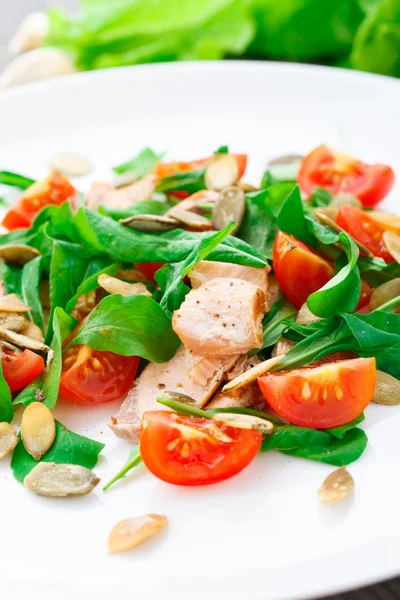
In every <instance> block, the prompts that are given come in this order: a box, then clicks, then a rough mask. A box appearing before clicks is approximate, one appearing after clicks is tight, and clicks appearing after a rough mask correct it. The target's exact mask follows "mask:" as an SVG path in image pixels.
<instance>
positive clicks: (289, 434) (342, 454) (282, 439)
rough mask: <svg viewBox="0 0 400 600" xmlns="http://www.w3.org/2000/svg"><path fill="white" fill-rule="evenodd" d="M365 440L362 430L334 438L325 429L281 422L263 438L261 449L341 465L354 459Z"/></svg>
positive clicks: (360, 452)
mask: <svg viewBox="0 0 400 600" xmlns="http://www.w3.org/2000/svg"><path fill="white" fill-rule="evenodd" d="M367 443H368V438H367V436H366V434H365V432H364V431H362V430H361V429H357V428H356V429H354V428H353V429H350V430H348V431H347V432H345V433H343V434H342V435H341V436H340V437H334V436H333V435H330V434H329V433H328V432H326V431H319V430H316V429H308V428H306V427H296V426H295V425H284V426H281V427H279V426H278V427H277V428H276V430H275V433H274V435H273V436H272V437H270V438H267V439H265V440H263V443H262V446H261V451H262V452H265V451H267V450H272V449H276V450H279V451H280V452H283V453H284V454H289V455H290V456H300V457H302V458H308V459H309V460H316V461H319V462H323V463H327V464H330V465H335V466H337V467H341V466H343V465H348V464H350V463H352V462H354V461H355V460H357V459H358V458H359V457H360V456H361V454H362V453H363V452H364V450H365V448H366V446H367Z"/></svg>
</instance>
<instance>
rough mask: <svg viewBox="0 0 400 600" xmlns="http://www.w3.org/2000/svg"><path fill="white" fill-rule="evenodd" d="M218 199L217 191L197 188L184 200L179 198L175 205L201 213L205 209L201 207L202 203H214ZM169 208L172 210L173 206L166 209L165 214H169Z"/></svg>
mask: <svg viewBox="0 0 400 600" xmlns="http://www.w3.org/2000/svg"><path fill="white" fill-rule="evenodd" d="M218 199H219V192H216V191H215V190H199V191H198V192H195V193H194V194H192V195H191V196H189V198H186V200H181V202H179V204H178V205H177V206H179V208H181V209H182V210H189V211H191V212H196V213H197V214H203V212H205V211H204V210H203V209H202V208H201V207H202V206H204V205H214V204H215V203H216V201H217V200H218ZM171 210H173V208H170V209H169V210H168V211H167V213H166V215H167V216H168V215H169V214H170V212H171ZM207 212H208V211H207Z"/></svg>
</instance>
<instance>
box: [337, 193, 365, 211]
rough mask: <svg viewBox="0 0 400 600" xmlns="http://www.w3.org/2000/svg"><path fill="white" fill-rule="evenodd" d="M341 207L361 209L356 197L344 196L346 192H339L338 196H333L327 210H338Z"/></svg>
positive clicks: (351, 195)
mask: <svg viewBox="0 0 400 600" xmlns="http://www.w3.org/2000/svg"><path fill="white" fill-rule="evenodd" d="M343 205H346V206H354V207H355V208H362V203H361V202H360V200H359V199H358V198H357V196H353V194H346V192H339V194H336V195H335V196H333V198H332V200H331V201H330V202H329V208H340V206H343Z"/></svg>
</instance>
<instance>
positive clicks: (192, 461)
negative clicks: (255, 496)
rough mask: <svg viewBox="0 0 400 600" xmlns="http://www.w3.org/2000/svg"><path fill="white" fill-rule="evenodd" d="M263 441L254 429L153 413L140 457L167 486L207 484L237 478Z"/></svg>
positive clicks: (142, 439)
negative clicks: (171, 484)
mask: <svg viewBox="0 0 400 600" xmlns="http://www.w3.org/2000/svg"><path fill="white" fill-rule="evenodd" d="M215 427H217V428H218V430H219V432H218V431H217V430H216V429H215ZM226 436H228V437H226ZM261 440H262V436H261V434H260V433H259V432H258V431H253V430H251V429H238V428H236V427H235V428H233V427H229V426H227V425H224V424H222V423H217V422H215V421H212V420H210V419H200V418H197V417H196V418H195V417H185V416H183V415H178V414H176V413H174V412H167V411H151V412H147V413H145V414H144V415H143V421H142V429H141V433H140V454H141V456H142V459H143V462H144V464H145V465H146V467H147V468H148V469H149V470H150V471H151V472H152V473H153V475H155V476H156V477H158V478H159V479H162V480H163V481H166V482H167V483H173V484H175V485H186V486H188V485H205V484H208V483H217V482H218V481H223V480H224V479H228V478H229V477H233V475H236V474H237V473H239V472H240V471H242V470H243V469H244V468H245V467H247V465H248V464H249V463H250V462H251V461H252V460H253V458H254V457H255V456H256V454H257V452H258V451H259V449H260V446H261Z"/></svg>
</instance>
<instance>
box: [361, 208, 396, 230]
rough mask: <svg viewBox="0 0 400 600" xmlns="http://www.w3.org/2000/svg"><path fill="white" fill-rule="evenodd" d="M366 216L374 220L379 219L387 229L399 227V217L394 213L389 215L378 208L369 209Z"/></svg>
mask: <svg viewBox="0 0 400 600" xmlns="http://www.w3.org/2000/svg"><path fill="white" fill-rule="evenodd" d="M368 216H369V217H371V219H374V221H379V223H383V225H386V226H387V227H388V228H389V229H393V228H394V229H400V217H397V216H396V215H391V214H389V213H384V212H381V211H380V210H371V211H369V212H368Z"/></svg>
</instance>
